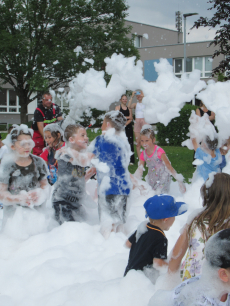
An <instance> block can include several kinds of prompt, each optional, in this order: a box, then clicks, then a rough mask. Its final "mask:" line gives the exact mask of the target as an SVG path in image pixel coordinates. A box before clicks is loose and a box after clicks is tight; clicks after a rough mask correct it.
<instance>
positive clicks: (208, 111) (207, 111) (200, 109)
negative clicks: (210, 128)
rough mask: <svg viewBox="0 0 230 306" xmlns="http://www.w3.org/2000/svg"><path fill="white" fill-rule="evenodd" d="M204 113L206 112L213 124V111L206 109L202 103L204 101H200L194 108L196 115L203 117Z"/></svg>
mask: <svg viewBox="0 0 230 306" xmlns="http://www.w3.org/2000/svg"><path fill="white" fill-rule="evenodd" d="M204 114H207V115H208V118H209V120H210V122H211V123H212V124H214V120H215V113H214V112H212V111H210V110H208V109H207V107H206V106H205V105H204V103H203V102H202V101H200V108H197V109H196V115H197V116H199V117H203V116H204Z"/></svg>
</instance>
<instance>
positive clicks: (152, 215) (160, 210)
mask: <svg viewBox="0 0 230 306" xmlns="http://www.w3.org/2000/svg"><path fill="white" fill-rule="evenodd" d="M144 208H145V210H146V215H145V217H146V218H147V217H149V219H150V222H152V223H154V221H155V220H158V221H160V220H161V221H162V224H164V228H163V229H164V230H168V229H169V228H170V227H171V226H172V224H173V222H174V220H175V217H176V216H179V215H182V214H184V213H185V212H186V211H187V205H186V204H185V203H184V202H176V201H175V199H174V198H173V197H171V196H169V195H166V194H162V195H155V196H153V197H151V198H149V199H148V200H147V201H146V202H145V204H144Z"/></svg>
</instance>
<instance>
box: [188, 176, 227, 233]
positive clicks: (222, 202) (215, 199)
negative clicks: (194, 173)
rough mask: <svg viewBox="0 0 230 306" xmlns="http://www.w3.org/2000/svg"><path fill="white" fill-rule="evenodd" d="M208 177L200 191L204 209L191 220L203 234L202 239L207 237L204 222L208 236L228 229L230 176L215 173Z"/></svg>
mask: <svg viewBox="0 0 230 306" xmlns="http://www.w3.org/2000/svg"><path fill="white" fill-rule="evenodd" d="M209 177H210V178H209V179H208V180H207V181H206V182H205V184H204V185H203V186H202V187H201V190H200V193H201V196H202V198H203V206H204V207H205V209H204V211H203V212H202V213H201V214H200V215H199V216H197V217H196V218H195V219H194V220H193V222H195V223H196V224H197V226H198V227H199V229H200V230H201V231H202V232H203V235H204V237H207V231H206V227H205V224H204V223H205V222H206V223H207V222H208V230H209V233H210V234H213V233H216V232H218V231H219V230H221V229H225V228H227V227H229V222H230V175H229V174H227V173H216V174H215V175H210V176H209ZM212 180H213V182H212ZM226 221H227V222H226ZM193 222H192V224H193ZM192 224H191V225H190V228H191V227H192ZM189 232H190V231H189ZM207 238H208V237H207Z"/></svg>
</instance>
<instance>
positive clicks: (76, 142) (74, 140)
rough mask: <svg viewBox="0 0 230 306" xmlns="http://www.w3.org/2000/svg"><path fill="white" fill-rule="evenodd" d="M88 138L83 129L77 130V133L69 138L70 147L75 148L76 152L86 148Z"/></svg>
mask: <svg viewBox="0 0 230 306" xmlns="http://www.w3.org/2000/svg"><path fill="white" fill-rule="evenodd" d="M88 140H89V138H88V136H87V133H86V130H85V129H81V128H80V129H78V131H77V133H76V134H74V135H73V136H71V137H70V138H69V142H70V144H71V145H72V147H75V148H76V149H77V150H82V149H86V148H87V144H88Z"/></svg>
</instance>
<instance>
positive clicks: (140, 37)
mask: <svg viewBox="0 0 230 306" xmlns="http://www.w3.org/2000/svg"><path fill="white" fill-rule="evenodd" d="M136 38H139V43H140V46H139V47H136V45H135V39H136ZM141 43H142V36H141V35H138V34H135V37H134V40H133V45H134V47H135V48H141Z"/></svg>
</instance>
